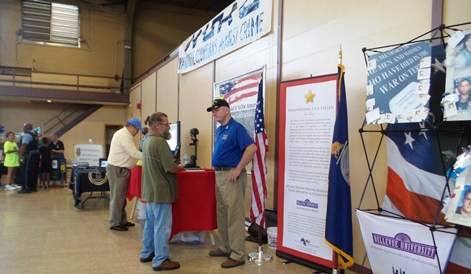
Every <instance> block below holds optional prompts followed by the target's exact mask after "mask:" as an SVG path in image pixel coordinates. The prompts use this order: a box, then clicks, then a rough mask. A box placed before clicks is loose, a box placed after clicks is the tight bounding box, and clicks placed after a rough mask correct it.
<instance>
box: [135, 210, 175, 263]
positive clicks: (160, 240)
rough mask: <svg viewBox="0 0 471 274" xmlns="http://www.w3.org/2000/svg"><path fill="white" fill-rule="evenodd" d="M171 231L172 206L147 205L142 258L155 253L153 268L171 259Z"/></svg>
mask: <svg viewBox="0 0 471 274" xmlns="http://www.w3.org/2000/svg"><path fill="white" fill-rule="evenodd" d="M171 231H172V204H156V203H147V204H146V224H145V226H144V231H143V233H142V244H143V247H142V250H141V254H140V256H141V258H147V257H149V255H150V254H151V253H152V252H154V253H155V257H154V259H153V260H152V266H153V267H157V266H160V265H161V264H162V263H163V262H164V261H165V259H167V258H168V257H169V247H168V241H169V238H170V233H171Z"/></svg>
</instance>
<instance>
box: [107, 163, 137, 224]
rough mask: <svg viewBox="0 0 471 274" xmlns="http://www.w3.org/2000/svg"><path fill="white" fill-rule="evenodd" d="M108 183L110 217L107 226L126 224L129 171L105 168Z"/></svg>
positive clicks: (111, 167) (120, 168) (118, 168)
mask: <svg viewBox="0 0 471 274" xmlns="http://www.w3.org/2000/svg"><path fill="white" fill-rule="evenodd" d="M106 173H107V175H108V182H109V183H110V216H109V218H108V226H109V227H113V226H117V225H121V224H125V223H127V221H128V219H127V216H126V193H127V191H128V184H129V178H130V177H131V171H130V170H129V169H127V168H123V167H117V166H112V165H110V164H108V166H107V167H106Z"/></svg>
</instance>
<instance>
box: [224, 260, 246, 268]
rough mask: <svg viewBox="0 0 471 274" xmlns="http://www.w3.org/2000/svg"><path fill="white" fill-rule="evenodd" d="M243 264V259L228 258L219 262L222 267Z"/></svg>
mask: <svg viewBox="0 0 471 274" xmlns="http://www.w3.org/2000/svg"><path fill="white" fill-rule="evenodd" d="M244 264H245V260H242V261H236V260H234V259H231V258H229V259H227V260H225V261H224V262H223V263H222V264H221V267H222V268H233V267H236V266H239V265H244Z"/></svg>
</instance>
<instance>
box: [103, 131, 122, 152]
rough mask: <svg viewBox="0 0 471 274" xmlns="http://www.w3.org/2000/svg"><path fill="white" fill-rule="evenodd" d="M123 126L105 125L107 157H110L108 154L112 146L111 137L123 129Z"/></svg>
mask: <svg viewBox="0 0 471 274" xmlns="http://www.w3.org/2000/svg"><path fill="white" fill-rule="evenodd" d="M122 127H123V126H109V125H107V126H105V158H106V159H108V155H109V154H110V146H111V139H112V138H113V134H114V133H115V132H116V131H118V130H119V129H121V128H122Z"/></svg>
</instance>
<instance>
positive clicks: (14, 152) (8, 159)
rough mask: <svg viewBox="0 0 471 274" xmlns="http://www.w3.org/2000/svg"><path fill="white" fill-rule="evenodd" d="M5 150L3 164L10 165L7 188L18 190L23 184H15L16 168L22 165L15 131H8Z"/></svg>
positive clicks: (4, 145)
mask: <svg viewBox="0 0 471 274" xmlns="http://www.w3.org/2000/svg"><path fill="white" fill-rule="evenodd" d="M3 151H4V153H5V160H4V163H3V166H5V167H8V175H7V185H6V186H5V189H6V190H18V189H20V188H21V186H18V185H16V184H15V173H16V169H17V168H18V167H19V166H20V160H19V157H18V151H20V150H19V149H18V146H17V145H16V143H15V133H13V132H11V131H10V132H8V133H7V141H6V142H5V144H3Z"/></svg>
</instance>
